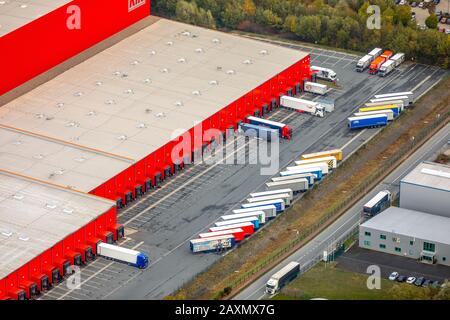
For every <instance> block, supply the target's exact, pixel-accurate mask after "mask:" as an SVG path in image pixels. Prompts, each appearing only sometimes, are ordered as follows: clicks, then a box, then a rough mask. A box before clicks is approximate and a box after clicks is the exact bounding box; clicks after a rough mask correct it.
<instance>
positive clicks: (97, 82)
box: [95, 81, 103, 87]
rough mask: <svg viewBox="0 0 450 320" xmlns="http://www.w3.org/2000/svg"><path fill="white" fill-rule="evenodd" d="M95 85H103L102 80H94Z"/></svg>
mask: <svg viewBox="0 0 450 320" xmlns="http://www.w3.org/2000/svg"><path fill="white" fill-rule="evenodd" d="M95 85H96V86H97V87H100V86H102V85H103V82H101V81H96V82H95Z"/></svg>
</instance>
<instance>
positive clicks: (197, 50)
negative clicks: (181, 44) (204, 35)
mask: <svg viewBox="0 0 450 320" xmlns="http://www.w3.org/2000/svg"><path fill="white" fill-rule="evenodd" d="M195 52H197V53H203V52H205V50H203V48H197V49H195Z"/></svg>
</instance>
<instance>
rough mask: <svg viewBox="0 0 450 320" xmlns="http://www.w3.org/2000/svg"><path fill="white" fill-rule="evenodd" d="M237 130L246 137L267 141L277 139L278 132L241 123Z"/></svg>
mask: <svg viewBox="0 0 450 320" xmlns="http://www.w3.org/2000/svg"><path fill="white" fill-rule="evenodd" d="M239 130H240V132H242V133H243V134H244V135H245V136H246V137H252V138H259V139H263V140H267V141H272V140H274V139H275V137H278V130H276V129H271V128H268V127H264V126H258V125H254V124H250V123H241V124H240V125H239Z"/></svg>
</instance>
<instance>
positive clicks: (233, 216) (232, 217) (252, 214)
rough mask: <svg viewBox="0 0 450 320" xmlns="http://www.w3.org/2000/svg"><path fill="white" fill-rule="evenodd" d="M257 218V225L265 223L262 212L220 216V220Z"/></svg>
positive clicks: (264, 216) (264, 215)
mask: <svg viewBox="0 0 450 320" xmlns="http://www.w3.org/2000/svg"><path fill="white" fill-rule="evenodd" d="M255 216H256V217H258V219H259V223H260V224H264V223H266V214H265V212H264V211H261V210H256V209H255V211H252V212H246V213H235V214H227V215H225V216H222V217H221V218H222V220H224V221H227V220H236V219H241V218H248V217H255Z"/></svg>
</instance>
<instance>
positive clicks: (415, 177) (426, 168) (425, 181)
mask: <svg viewBox="0 0 450 320" xmlns="http://www.w3.org/2000/svg"><path fill="white" fill-rule="evenodd" d="M401 182H402V183H410V184H415V185H419V186H424V187H429V188H433V189H440V190H444V191H450V166H447V165H443V164H439V163H434V162H422V163H421V164H419V165H418V166H417V167H415V168H414V169H413V170H412V171H411V172H410V173H409V174H408V175H406V176H405V177H404V178H403V179H402V180H401Z"/></svg>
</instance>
